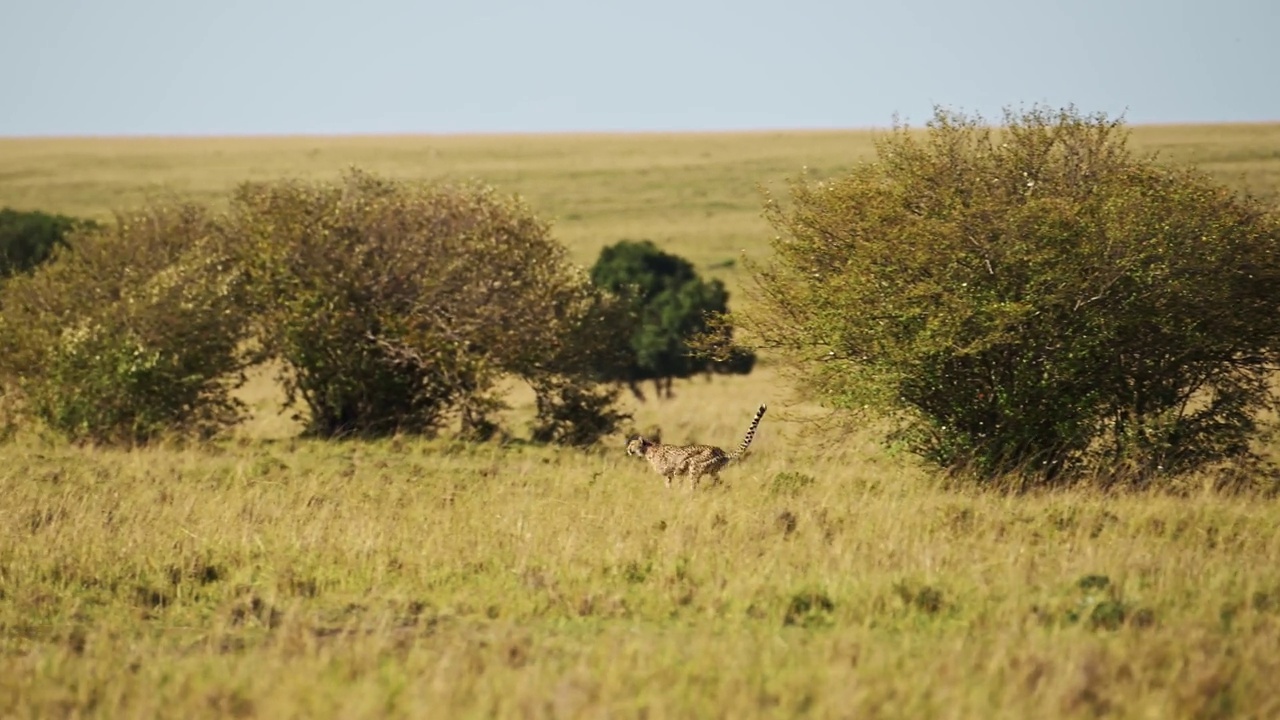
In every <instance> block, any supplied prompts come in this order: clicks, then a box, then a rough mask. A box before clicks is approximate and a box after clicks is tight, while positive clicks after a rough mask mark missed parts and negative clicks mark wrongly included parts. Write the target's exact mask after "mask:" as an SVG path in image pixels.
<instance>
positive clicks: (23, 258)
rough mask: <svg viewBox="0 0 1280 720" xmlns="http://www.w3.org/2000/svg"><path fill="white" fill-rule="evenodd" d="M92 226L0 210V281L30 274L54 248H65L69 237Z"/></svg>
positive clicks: (63, 217)
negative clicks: (24, 273) (12, 276)
mask: <svg viewBox="0 0 1280 720" xmlns="http://www.w3.org/2000/svg"><path fill="white" fill-rule="evenodd" d="M93 226H94V223H93V222H91V221H88V220H77V219H76V218H72V217H67V216H66V215H50V214H48V213H43V212H39V211H31V212H22V211H19V210H14V209H12V208H4V209H0V280H3V279H4V278H7V277H9V276H10V275H15V274H17V273H20V272H29V271H31V270H32V269H34V268H35V267H36V266H37V265H39V264H40V263H43V262H44V261H45V260H48V259H49V257H50V256H51V255H52V254H53V251H54V250H55V249H56V248H58V247H66V244H67V243H66V237H67V235H68V234H70V233H71V232H73V231H75V230H77V229H90V228H92V227H93Z"/></svg>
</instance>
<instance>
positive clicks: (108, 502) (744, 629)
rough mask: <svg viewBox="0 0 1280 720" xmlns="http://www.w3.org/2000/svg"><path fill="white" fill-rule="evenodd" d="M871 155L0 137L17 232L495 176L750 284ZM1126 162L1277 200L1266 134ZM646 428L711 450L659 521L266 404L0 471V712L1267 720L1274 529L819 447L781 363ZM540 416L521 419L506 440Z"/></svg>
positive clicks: (583, 250)
mask: <svg viewBox="0 0 1280 720" xmlns="http://www.w3.org/2000/svg"><path fill="white" fill-rule="evenodd" d="M869 138H870V135H869V134H867V133H794V134H787V133H776V134H739V135H701V136H698V135H687V136H636V137H612V136H583V137H572V136H563V137H555V136H548V137H531V138H507V137H494V138H351V139H327V138H296V139H225V140H224V139H218V140H214V139H208V140H205V139H191V140H162V139H156V140H106V139H104V140H0V206H4V205H10V206H15V207H20V208H39V209H44V210H52V211H61V212H68V213H73V214H79V215H88V216H103V215H104V214H106V213H108V212H109V210H110V208H111V207H113V206H120V205H127V204H129V203H132V202H135V201H137V200H138V199H139V198H140V197H141V194H142V193H143V192H144V191H145V189H146V188H147V187H148V186H149V185H152V184H159V185H165V186H168V187H170V188H172V189H176V190H179V191H182V192H188V193H193V194H195V195H197V196H199V197H204V198H208V199H213V198H215V197H217V196H218V195H219V194H220V193H222V192H223V191H224V190H225V189H226V188H227V187H229V186H230V185H231V184H233V183H234V182H236V181H238V180H242V179H246V178H271V177H278V176H281V175H302V176H329V175H333V174H335V173H337V172H338V171H339V170H340V169H341V168H342V167H344V166H346V165H347V164H353V163H354V164H358V165H360V166H362V167H365V168H368V169H371V170H376V171H380V172H384V173H387V174H391V175H395V176H413V177H434V176H442V175H448V176H455V177H465V176H479V177H483V178H484V179H486V180H489V181H490V182H493V183H494V184H496V185H498V186H500V187H502V188H505V189H510V190H514V191H518V192H520V193H521V194H523V195H525V196H526V197H527V198H528V199H529V200H530V202H531V203H532V204H533V206H534V207H535V208H536V209H538V210H539V211H542V212H544V213H545V214H546V215H548V216H550V217H553V218H555V219H556V234H557V236H558V237H559V238H560V239H562V240H563V241H565V242H566V243H567V244H568V245H569V246H570V248H571V249H572V250H573V252H574V253H575V257H577V258H578V259H579V260H580V261H582V262H584V263H588V262H590V261H591V260H592V259H593V258H594V255H595V253H596V251H597V250H598V249H599V247H601V246H603V245H605V244H607V243H610V242H613V241H615V240H617V239H620V238H623V237H631V238H645V237H647V238H652V239H654V240H655V241H657V242H659V243H660V244H661V245H663V246H664V247H666V248H668V249H671V250H673V251H675V252H678V253H681V254H684V255H686V256H688V257H690V258H692V259H693V260H694V261H695V262H697V263H698V264H699V266H700V268H701V269H703V270H705V271H706V272H707V273H709V274H711V275H712V276H715V277H721V278H723V279H725V280H726V281H728V282H729V283H730V286H731V287H739V286H740V285H741V282H742V278H741V277H740V275H741V272H740V270H738V269H737V268H736V267H735V266H733V265H730V264H728V263H727V262H726V261H728V260H731V259H733V258H735V257H737V254H738V252H739V251H740V250H742V249H746V250H747V251H748V253H749V254H751V255H753V256H756V257H759V256H761V254H762V253H763V252H764V251H765V248H766V242H767V238H768V237H769V228H768V227H767V226H766V225H765V224H764V223H763V221H761V220H760V219H759V207H760V200H759V197H758V195H757V194H756V193H755V190H754V187H755V185H756V183H769V184H774V185H776V184H778V183H780V181H782V180H783V179H784V178H786V177H787V176H788V175H792V174H794V173H795V172H797V171H798V169H799V168H800V167H801V166H804V165H808V166H810V167H811V168H813V169H815V172H817V173H819V174H829V173H834V172H838V171H839V169H840V167H842V166H844V165H847V164H848V163H849V162H852V161H854V160H856V159H858V158H861V157H867V156H868V154H869V151H870V145H869ZM1135 142H1137V143H1138V144H1139V145H1140V146H1144V147H1158V148H1160V149H1161V150H1162V152H1163V153H1164V154H1166V155H1167V156H1169V157H1171V158H1174V159H1181V160H1194V161H1196V162H1198V163H1200V164H1201V165H1202V166H1203V167H1205V168H1206V169H1208V170H1209V171H1211V172H1213V173H1214V174H1216V175H1218V176H1219V177H1221V178H1222V179H1224V180H1226V181H1229V182H1232V183H1234V184H1236V185H1237V186H1239V187H1247V188H1248V189H1250V190H1252V191H1253V192H1256V193H1258V194H1260V195H1264V196H1266V197H1270V198H1273V199H1274V198H1280V125H1268V126H1235V127H1204V128H1172V127H1170V128H1139V129H1137V130H1136V131H1135ZM676 392H677V395H676V397H675V398H674V399H672V400H669V401H664V402H661V403H652V402H651V403H648V404H643V405H635V404H634V403H632V409H633V410H634V412H635V427H636V428H639V429H644V428H649V427H654V426H657V427H661V429H662V432H663V437H664V439H665V440H668V441H676V442H683V441H699V442H712V443H718V444H724V445H729V444H732V443H735V442H736V441H737V439H738V438H739V437H740V435H741V433H742V432H743V431H744V430H745V426H746V423H747V422H748V421H749V419H750V417H751V413H752V411H753V410H754V408H755V407H756V405H757V404H758V403H760V402H767V403H769V405H770V410H769V413H768V414H767V415H766V416H765V418H764V422H763V423H762V425H761V430H760V434H759V435H758V436H757V438H756V442H755V444H754V445H753V446H752V453H751V455H750V456H749V457H748V458H747V460H746V461H745V462H744V463H743V464H742V465H740V466H737V467H731V468H730V469H729V470H727V471H726V473H725V476H724V477H725V481H726V482H725V484H724V486H722V487H719V488H713V489H710V490H706V491H699V492H697V493H691V492H689V491H687V490H685V489H679V490H675V491H668V490H666V489H665V488H664V487H663V486H662V481H661V478H659V477H657V476H655V475H654V474H653V473H652V472H651V471H650V470H649V469H648V468H647V467H646V466H645V465H644V464H643V463H642V462H641V461H638V460H634V459H632V458H628V457H626V456H625V455H623V453H622V451H621V448H620V446H619V443H618V442H616V441H617V440H618V439H617V438H615V439H614V441H613V442H611V443H610V444H609V445H607V446H602V447H600V448H598V449H596V450H593V451H588V452H581V451H570V450H558V449H554V448H545V447H538V446H532V445H527V444H524V443H519V442H516V443H512V444H510V445H506V446H499V445H497V444H486V445H475V446H465V445H458V444H454V443H450V442H448V441H445V440H436V441H423V440H416V439H409V438H397V439H391V440H385V441H377V442H342V443H324V442H317V441H309V440H299V439H297V438H295V437H294V434H295V430H296V428H295V427H294V426H293V425H292V424H291V423H290V422H289V421H288V420H287V419H286V418H285V417H284V416H282V415H280V414H279V413H278V412H277V410H278V399H279V398H278V394H277V393H276V392H275V389H274V387H273V385H272V384H271V382H270V378H269V376H267V375H265V374H264V375H260V376H258V377H256V378H254V380H253V381H252V382H251V384H250V386H249V387H247V388H245V391H244V393H245V395H244V396H245V398H246V399H247V400H248V401H249V402H250V404H251V406H252V407H253V408H254V410H255V412H256V417H255V418H254V419H253V420H252V421H251V422H250V423H249V424H248V425H246V426H245V427H244V428H242V429H241V430H240V431H238V432H237V433H236V435H235V437H232V438H227V439H223V440H220V441H218V442H215V443H211V444H208V445H197V446H191V447H154V448H148V449H142V450H134V451H125V450H104V449H92V448H75V447H69V446H67V445H65V444H63V443H60V442H58V441H55V440H51V439H48V438H46V437H44V436H42V435H40V434H39V433H35V432H30V431H26V432H22V433H19V435H18V437H17V438H16V439H14V440H12V441H9V442H7V443H5V444H0V498H3V501H0V717H74V716H94V717H179V718H189V717H202V716H231V717H261V718H287V717H307V718H314V717H341V718H359V717H449V718H453V717H495V716H496V717H649V718H666V717H726V718H749V717H760V716H783V717H790V716H814V717H851V718H852V717H859V718H861V717H903V718H923V717H940V718H961V717H964V718H1058V717H1064V718H1077V717H1078V718H1086V717H1090V718H1092V717H1118V718H1175V717H1179V718H1180V717H1187V718H1193V717H1194V718H1237V717H1242V718H1276V717H1280V689H1278V688H1277V684H1276V680H1275V679H1276V678H1278V677H1280V652H1277V648H1280V505H1278V504H1277V502H1276V501H1275V500H1266V499H1260V498H1252V497H1228V496H1221V495H1216V494H1213V493H1211V492H1208V491H1203V490H1200V489H1198V488H1197V487H1194V486H1191V487H1187V488H1185V490H1186V492H1184V493H1183V494H1181V495H1178V496H1175V495H1171V494H1164V495H1150V496H1139V495H1107V494H1103V493H1101V492H1096V491H1089V490H1085V489H1080V490H1072V491H1063V492H1057V493H1046V494H1037V495H1031V496H1022V497H1012V496H1003V495H996V494H991V493H980V492H976V491H972V490H957V489H945V488H942V487H940V486H939V485H938V484H937V483H936V482H935V481H934V480H933V479H932V478H931V476H930V475H929V474H928V473H927V472H926V471H925V470H923V469H921V468H920V467H918V466H917V465H916V464H915V463H913V462H912V461H911V459H910V458H906V457H899V456H894V455H891V454H889V453H887V452H886V451H884V450H882V449H880V448H879V447H878V446H877V445H876V444H875V443H874V442H873V439H872V437H871V435H870V434H867V435H865V436H861V435H860V436H855V437H852V438H841V439H833V438H831V437H829V436H823V435H812V434H806V433H805V432H803V430H804V425H805V424H804V423H803V422H800V421H798V420H797V418H800V417H804V416H807V415H808V414H809V413H810V411H811V408H809V407H807V406H804V405H803V404H793V403H792V402H791V397H790V392H789V390H788V387H787V385H786V383H785V382H784V381H783V380H781V379H780V378H779V377H778V376H777V375H776V373H775V372H774V370H773V369H772V368H771V367H769V366H768V364H766V365H765V367H764V369H763V370H762V371H759V372H757V373H754V374H753V375H751V376H749V377H745V378H742V377H736V378H717V379H715V380H714V381H712V382H705V381H703V380H695V381H691V382H688V383H681V384H678V385H677V387H676ZM527 415H528V407H527V401H524V400H521V398H520V396H516V402H515V407H514V408H513V409H512V411H511V413H510V415H509V417H510V419H511V420H512V421H513V422H514V423H515V424H516V425H517V426H518V425H519V423H520V421H521V419H522V418H524V417H527Z"/></svg>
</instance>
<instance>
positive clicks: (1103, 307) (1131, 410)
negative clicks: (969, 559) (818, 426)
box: [753, 108, 1280, 481]
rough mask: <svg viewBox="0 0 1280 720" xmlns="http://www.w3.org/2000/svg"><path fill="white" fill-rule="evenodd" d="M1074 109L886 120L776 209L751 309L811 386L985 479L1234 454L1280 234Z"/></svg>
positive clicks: (1270, 220)
mask: <svg viewBox="0 0 1280 720" xmlns="http://www.w3.org/2000/svg"><path fill="white" fill-rule="evenodd" d="M1126 140H1127V133H1126V132H1125V131H1124V129H1123V127H1122V124H1121V123H1120V122H1119V121H1115V120H1109V119H1107V118H1105V117H1103V116H1084V115H1081V114H1079V113H1078V112H1077V111H1076V110H1075V109H1074V108H1067V109H1064V110H1061V111H1050V110H1046V109H1043V108H1033V109H1031V110H1029V111H1024V112H1018V113H1015V112H1011V111H1008V112H1006V115H1005V127H1004V128H1003V129H1002V130H996V129H993V128H991V127H989V126H988V125H987V124H986V123H985V122H984V121H982V119H981V118H978V117H965V116H963V115H960V114H956V113H951V112H947V111H944V110H938V111H937V112H936V114H935V115H934V117H933V119H932V120H931V121H930V122H929V123H928V124H927V130H926V132H924V133H915V132H910V131H909V130H908V129H907V128H905V127H900V126H899V127H895V128H894V130H893V131H892V132H891V133H889V134H888V135H887V136H886V137H884V138H883V139H881V140H880V141H879V142H878V144H877V150H878V157H877V159H876V161H875V162H869V163H865V164H863V165H860V166H858V167H856V168H855V169H854V170H853V171H852V172H850V173H849V174H848V175H846V176H844V177H841V178H837V179H834V180H831V181H828V182H808V181H804V180H801V181H797V182H795V183H794V184H793V185H792V188H791V202H790V204H789V205H788V206H784V205H783V204H782V203H779V202H777V201H776V200H773V199H769V200H768V202H767V206H766V212H767V215H768V217H769V219H770V220H771V221H772V223H773V224H774V226H775V227H776V228H777V230H778V231H779V235H778V238H777V239H776V240H775V242H774V244H773V247H774V250H775V251H776V258H775V260H774V261H773V262H772V264H771V265H769V266H765V267H757V268H756V279H757V280H758V281H759V285H758V287H759V290H760V300H761V308H762V310H763V313H762V314H761V315H760V316H759V317H758V318H756V320H757V321H756V322H754V323H753V330H754V331H755V332H757V333H758V336H759V337H760V338H761V341H762V342H765V343H769V344H772V345H774V346H776V347H778V348H779V349H781V350H783V351H784V353H785V354H786V355H787V356H788V357H790V358H791V359H792V360H794V361H796V362H797V363H798V364H799V366H800V368H801V369H802V372H803V375H804V377H805V379H806V386H807V387H808V388H809V389H810V390H811V391H812V392H813V393H814V394H815V395H816V396H817V397H819V398H821V399H822V400H824V401H825V402H827V403H828V404H830V405H832V406H835V407H837V408H842V409H845V410H849V411H857V412H861V411H864V410H866V411H871V412H876V413H880V414H883V415H887V416H889V417H891V418H894V419H896V420H898V421H899V423H898V427H899V429H900V433H899V435H898V437H899V438H900V439H901V440H903V441H905V442H906V443H907V444H908V445H909V446H910V447H911V448H912V449H914V450H915V451H916V452H918V453H920V454H921V455H923V456H924V457H926V458H928V459H930V460H932V461H934V462H936V463H938V464H940V465H942V466H944V467H948V468H953V469H960V468H967V469H970V470H973V471H976V472H977V474H978V475H979V476H981V477H985V478H993V477H996V476H999V475H1002V474H1005V473H1009V472H1013V471H1017V472H1018V473H1019V474H1020V476H1022V477H1023V478H1024V479H1025V480H1033V481H1034V480H1040V481H1048V480H1052V479H1054V478H1063V477H1067V476H1071V475H1078V474H1080V473H1086V472H1087V473H1094V472H1098V473H1104V474H1108V475H1115V474H1119V473H1126V474H1128V475H1129V476H1130V477H1133V478H1137V479H1139V480H1146V479H1150V478H1151V477H1154V476H1156V475H1159V474H1171V473H1181V472H1186V471H1190V470H1194V469H1196V468H1201V467H1204V466H1206V465H1208V464H1210V463H1214V462H1217V461H1223V460H1236V459H1241V458H1248V457H1250V455H1249V443H1250V440H1251V438H1253V437H1254V433H1255V430H1256V424H1257V420H1256V418H1257V416H1258V413H1259V411H1261V410H1263V409H1264V408H1265V407H1267V406H1268V405H1270V404H1272V403H1274V401H1275V397H1274V395H1273V394H1272V393H1271V391H1270V388H1269V379H1270V374H1271V371H1272V369H1273V368H1275V366H1276V363H1277V360H1280V292H1277V291H1276V288H1280V224H1278V223H1277V219H1276V216H1275V215H1273V214H1270V213H1269V211H1268V210H1267V209H1266V208H1264V207H1262V206H1261V205H1260V204H1259V203H1258V202H1257V201H1255V200H1254V199H1252V198H1249V197H1242V196H1237V195H1234V194H1233V193H1231V192H1229V191H1228V190H1226V189H1224V188H1222V187H1219V186H1218V185H1216V184H1214V183H1212V182H1211V181H1210V180H1209V179H1207V178H1206V177H1205V176H1204V175H1202V174H1200V173H1198V172H1196V171H1194V170H1192V169H1185V168H1176V167H1168V166H1164V165H1161V164H1158V163H1156V162H1155V159H1154V158H1153V157H1145V156H1137V155H1135V154H1134V153H1132V152H1131V151H1130V150H1129V149H1128V148H1127V145H1126Z"/></svg>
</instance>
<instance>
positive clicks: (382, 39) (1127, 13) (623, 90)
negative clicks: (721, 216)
mask: <svg viewBox="0 0 1280 720" xmlns="http://www.w3.org/2000/svg"><path fill="white" fill-rule="evenodd" d="M1277 88H1280V0H1213V1H1212V2H1211V1H1210V0H1168V1H1167V2H1159V1H1157V0H1114V1H1112V2H1101V1H1098V0H1082V1H1080V2H1070V1H1068V0H970V1H968V2H965V1H964V0H956V1H952V0H902V1H900V2H894V1H893V0H879V1H877V2H862V1H861V0H855V1H850V2H840V1H839V0H828V1H826V2H815V1H813V0H775V1H773V2H767V3H765V2H757V1H756V0H740V1H739V2H728V1H726V2H712V1H709V0H683V1H680V0H653V1H650V2H643V1H636V2H626V3H621V2H610V1H609V0H545V1H543V2H538V1H536V0H528V1H527V2H518V1H515V0H487V1H486V0H473V1H471V2H468V1H466V0H455V1H453V2H437V1H428V0H421V1H418V2H413V1H410V0H365V1H363V2H334V1H333V0H260V1H256V2H248V1H245V0H226V1H223V2H218V1H217V0H93V1H90V0H80V1H76V0H0V135H10V136H11V135H83V134H92V135H104V134H107V135H116V134H129V135H141V134H182V135H190V134H197V135H204V134H280V133H285V134H294V133H384V132H395V133H413V132H426V133H459V132H463V133H465V132H543V131H581V130H601V131H616V130H637V131H644V130H723V129H749V128H824V127H867V126H884V125H887V124H889V123H890V122H891V121H892V117H893V114H894V113H895V112H897V113H900V114H901V115H902V116H903V117H904V118H905V119H908V120H910V121H911V122H912V123H913V124H918V123H920V122H923V121H924V120H925V119H927V117H928V115H929V114H930V111H931V108H932V106H933V105H934V104H935V103H940V104H944V105H948V106H951V107H954V108H957V109H963V110H967V111H979V112H982V113H983V114H985V115H987V116H988V117H991V118H992V119H995V118H998V116H999V111H1000V108H1001V107H1003V106H1006V105H1016V104H1019V103H1031V102H1046V103H1050V104H1053V105H1061V104H1065V103H1068V102H1073V103H1075V104H1076V105H1077V106H1078V107H1079V108H1080V109H1081V110H1085V111H1099V110H1100V111H1105V112H1108V113H1109V114H1113V115H1114V114H1118V113H1121V112H1125V113H1126V117H1127V118H1128V120H1129V121H1131V122H1134V123H1147V122H1203V121H1258V120H1280V90H1277Z"/></svg>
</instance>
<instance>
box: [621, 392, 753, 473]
mask: <svg viewBox="0 0 1280 720" xmlns="http://www.w3.org/2000/svg"><path fill="white" fill-rule="evenodd" d="M765 409H766V406H765V405H761V406H760V409H759V410H756V416H755V417H754V418H752V420H751V427H749V428H747V434H746V436H745V437H743V438H742V443H741V444H740V445H738V449H737V450H735V451H733V452H732V453H727V452H725V451H724V450H721V449H720V448H718V447H715V446H712V445H664V444H663V443H661V442H658V441H655V440H649V439H647V438H645V437H642V436H640V435H636V436H634V437H632V438H631V439H629V440H628V441H627V454H628V455H634V456H636V457H643V458H644V459H646V460H648V461H649V464H650V465H652V466H653V469H654V470H657V471H658V474H660V475H662V476H663V477H664V478H666V479H667V487H671V481H672V480H674V479H675V477H676V476H677V475H685V476H687V477H688V478H689V480H690V483H691V485H692V488H693V489H695V490H696V489H697V488H698V483H699V481H700V480H701V479H702V476H704V475H709V476H710V477H711V484H713V485H714V484H716V483H717V482H719V481H720V471H721V470H723V469H724V467H725V466H726V465H728V464H729V463H730V462H732V461H734V460H738V459H740V458H741V457H742V455H743V453H745V452H746V451H747V447H748V446H750V445H751V440H752V439H753V438H754V437H755V435H756V428H757V427H759V425H760V418H762V417H764V411H765Z"/></svg>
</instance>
